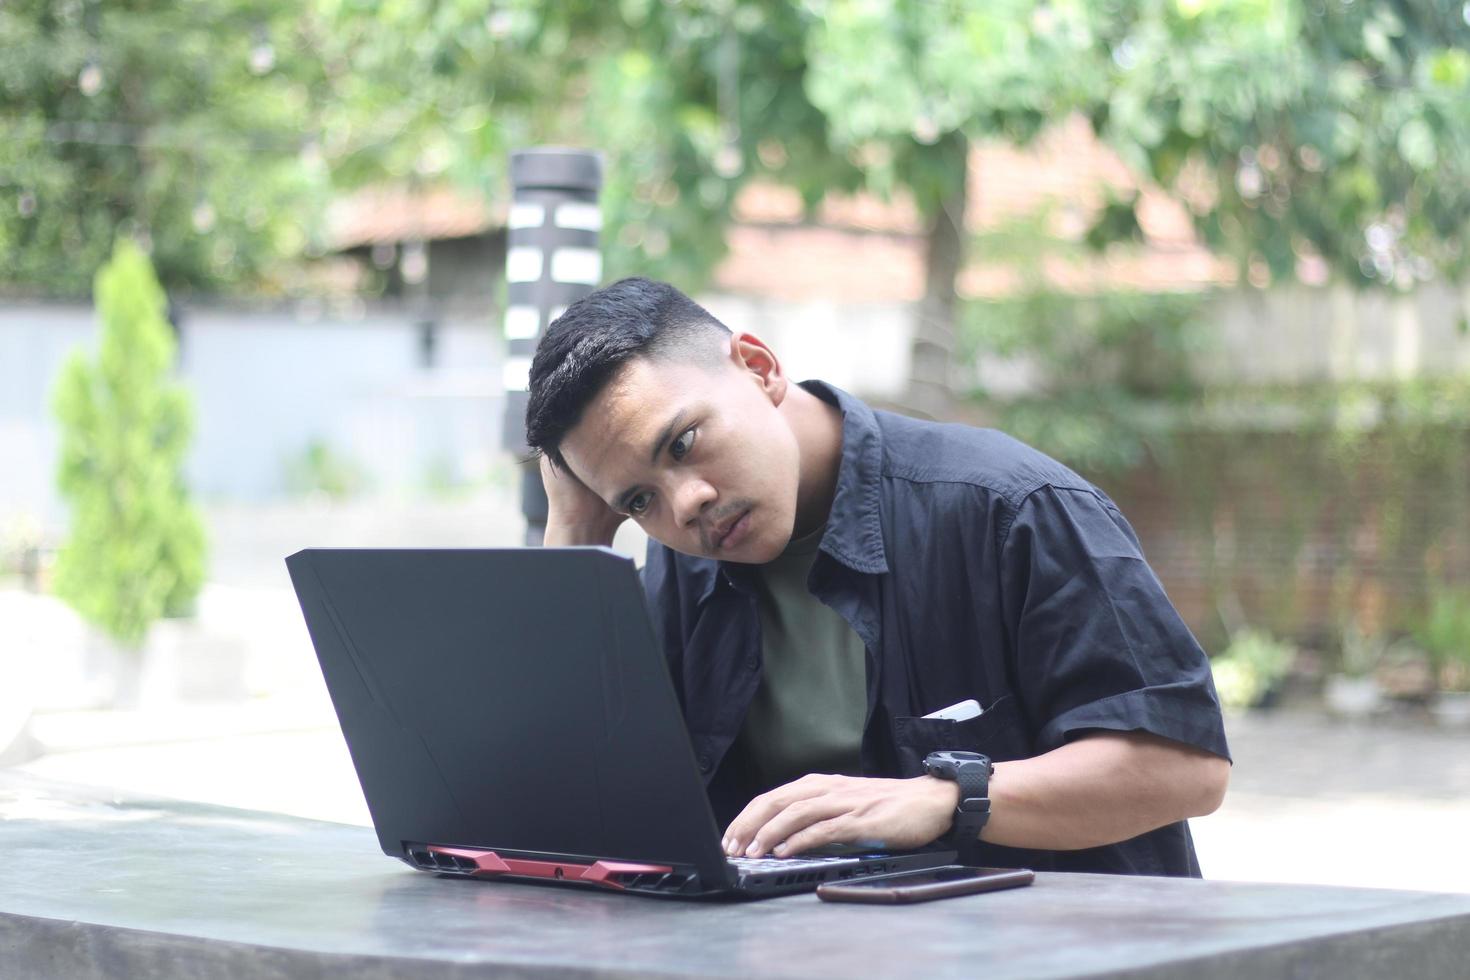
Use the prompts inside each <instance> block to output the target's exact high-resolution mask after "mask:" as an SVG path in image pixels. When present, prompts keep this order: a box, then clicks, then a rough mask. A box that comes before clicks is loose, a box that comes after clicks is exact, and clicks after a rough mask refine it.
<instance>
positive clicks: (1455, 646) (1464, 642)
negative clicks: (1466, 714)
mask: <svg viewBox="0 0 1470 980" xmlns="http://www.w3.org/2000/svg"><path fill="white" fill-rule="evenodd" d="M1415 639H1416V640H1418V641H1419V644H1420V645H1421V646H1422V647H1424V650H1425V652H1426V653H1428V654H1429V660H1430V663H1431V665H1432V666H1433V670H1434V675H1435V681H1436V683H1437V684H1438V685H1439V687H1440V688H1441V689H1443V690H1449V691H1470V593H1466V592H1455V591H1452V590H1450V589H1447V588H1444V587H1438V588H1435V589H1434V591H1433V593H1432V594H1431V596H1430V600H1429V612H1428V613H1427V614H1426V615H1425V617H1424V620H1423V622H1421V623H1420V624H1419V628H1418V629H1417V630H1415Z"/></svg>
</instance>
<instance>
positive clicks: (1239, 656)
mask: <svg viewBox="0 0 1470 980" xmlns="http://www.w3.org/2000/svg"><path fill="white" fill-rule="evenodd" d="M1296 653H1297V651H1296V647H1295V646H1293V645H1292V644H1290V643H1287V642H1285V641H1283V640H1278V639H1277V638H1275V637H1273V636H1272V635H1271V634H1270V633H1267V632H1265V631H1263V630H1256V629H1242V630H1239V631H1237V632H1236V633H1235V634H1234V635H1232V636H1231V638H1230V646H1229V647H1227V648H1226V649H1225V652H1224V653H1221V654H1220V655H1219V656H1217V657H1215V658H1213V659H1212V660H1211V661H1210V669H1211V670H1212V671H1213V673H1214V675H1215V691H1216V693H1217V694H1219V696H1220V704H1221V705H1223V706H1224V707H1226V708H1232V709H1236V710H1240V709H1244V708H1250V707H1253V706H1255V705H1257V704H1259V703H1260V701H1261V699H1262V698H1263V697H1265V696H1266V694H1267V692H1269V691H1271V690H1273V689H1275V688H1276V687H1278V686H1279V685H1280V684H1281V682H1282V681H1283V680H1285V679H1286V675H1287V674H1289V673H1290V672H1291V666H1292V664H1293V663H1294V662H1295V660H1296Z"/></svg>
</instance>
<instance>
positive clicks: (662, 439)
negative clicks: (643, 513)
mask: <svg viewBox="0 0 1470 980" xmlns="http://www.w3.org/2000/svg"><path fill="white" fill-rule="evenodd" d="M688 415H689V410H688V409H685V408H681V409H679V411H677V412H675V413H674V417H673V418H671V419H669V424H668V425H666V426H664V427H663V431H661V432H660V433H659V434H658V439H657V440H655V442H654V444H653V451H652V452H651V453H649V454H648V462H649V464H650V465H657V463H658V454H659V453H661V452H663V451H664V447H665V446H667V445H668V444H669V440H670V439H672V438H673V437H674V433H675V432H677V431H678V429H679V426H681V425H683V424H684V419H685V418H686V417H687V416H688ZM637 492H638V488H637V487H629V488H628V489H626V490H624V491H623V492H622V493H620V494H618V499H617V500H616V501H615V502H614V503H613V506H614V507H615V508H616V509H617V510H619V511H621V512H622V513H625V514H626V513H628V501H629V500H631V499H632V498H633V495H634V494H636V493H637Z"/></svg>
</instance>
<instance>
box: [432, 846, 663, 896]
mask: <svg viewBox="0 0 1470 980" xmlns="http://www.w3.org/2000/svg"><path fill="white" fill-rule="evenodd" d="M426 850H428V852H429V853H430V854H442V855H444V856H445V857H451V858H461V859H463V860H466V861H470V862H472V863H473V864H474V866H475V867H474V870H473V871H471V872H470V874H471V876H473V877H475V878H493V877H497V876H499V875H520V876H523V877H527V878H551V879H553V880H555V881H580V882H585V883H587V884H591V885H601V886H602V887H604V888H613V889H616V890H618V891H622V890H623V889H624V887H625V886H624V885H623V883H622V882H621V881H619V880H618V878H619V877H620V876H622V875H640V874H669V873H670V872H672V871H673V870H674V869H673V867H672V866H670V865H667V864H643V863H640V862H636V861H594V862H592V863H591V864H581V863H579V862H576V861H533V860H530V859H528V858H510V857H501V856H500V855H499V854H496V853H495V852H494V851H489V850H481V849H480V848H475V847H441V846H439V845H436V844H430V845H429V846H428V847H427V848H426Z"/></svg>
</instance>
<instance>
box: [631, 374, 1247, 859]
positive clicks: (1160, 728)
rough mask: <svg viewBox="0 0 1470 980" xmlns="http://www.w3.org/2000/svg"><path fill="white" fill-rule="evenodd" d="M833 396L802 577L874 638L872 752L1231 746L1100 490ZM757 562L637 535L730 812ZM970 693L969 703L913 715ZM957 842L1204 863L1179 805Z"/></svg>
mask: <svg viewBox="0 0 1470 980" xmlns="http://www.w3.org/2000/svg"><path fill="white" fill-rule="evenodd" d="M804 387H806V388H807V389H808V390H809V391H811V392H812V393H813V394H815V395H817V396H818V397H820V398H822V399H824V400H826V401H828V402H830V403H832V404H834V405H836V406H837V407H838V408H839V409H840V410H841V411H842V414H843V445H842V459H841V463H840V469H839V472H838V479H837V490H836V496H835V498H834V500H833V504H832V511H831V514H830V515H829V518H828V522H827V530H826V533H825V534H824V536H823V538H822V543H821V550H820V552H819V554H818V556H817V559H816V562H815V563H814V565H813V567H812V572H811V576H810V578H809V580H808V585H809V587H810V588H811V590H812V593H813V595H815V596H816V597H817V598H818V599H819V600H820V601H822V602H824V603H825V604H827V605H828V606H830V607H832V608H833V609H835V610H837V612H839V613H840V614H841V615H842V616H843V617H844V618H845V619H846V620H847V621H848V623H849V624H850V625H851V626H852V628H853V629H854V630H855V631H856V632H857V634H858V635H859V636H860V637H861V638H862V640H863V642H864V644H865V645H866V647H867V657H868V670H867V679H868V683H867V687H868V691H867V693H868V714H867V721H866V724H865V726H864V731H863V744H862V761H863V771H864V773H865V774H867V775H872V776H914V775H918V774H919V773H920V772H921V771H922V769H921V764H922V761H923V758H924V756H925V755H927V754H928V753H929V752H931V751H934V750H936V749H971V750H974V751H978V752H983V753H985V754H986V755H988V756H990V757H991V758H992V759H994V760H996V761H1008V760H1013V759H1024V758H1030V757H1032V756H1036V755H1040V754H1042V753H1044V752H1048V751H1050V750H1052V749H1054V748H1056V747H1058V746H1060V745H1062V744H1064V743H1066V742H1068V741H1070V740H1072V739H1074V738H1077V737H1079V736H1081V735H1085V734H1087V733H1089V732H1097V731H1146V732H1151V733H1153V734H1155V735H1159V736H1162V737H1164V738H1168V739H1173V740H1175V741H1178V742H1183V743H1186V744H1189V745H1193V746H1197V747H1199V748H1201V749H1205V750H1206V751H1209V752H1212V753H1214V754H1216V755H1219V756H1222V757H1225V758H1229V750H1228V748H1227V746H1226V743H1225V732H1224V727H1223V724H1222V722H1221V717H1220V707H1219V702H1218V700H1217V698H1216V695H1215V690H1214V685H1213V683H1212V681H1211V678H1210V670H1209V665H1208V662H1207V660H1206V658H1205V654H1204V651H1203V650H1201V649H1200V646H1199V644H1198V643H1197V642H1196V640H1195V638H1194V637H1193V636H1192V635H1191V634H1190V631H1189V629H1188V628H1187V627H1186V626H1185V625H1184V623H1183V621H1182V620H1181V619H1180V618H1179V615H1178V613H1177V612H1176V611H1175V610H1174V607H1173V605H1172V604H1171V603H1170V602H1169V599H1168V597H1167V596H1166V595H1165V594H1164V590H1163V587H1162V586H1161V585H1160V584H1159V581H1158V579H1157V577H1155V575H1154V573H1153V571H1152V570H1151V569H1150V568H1149V567H1148V564H1147V563H1146V562H1145V561H1144V558H1143V553H1142V549H1141V548H1140V546H1139V543H1138V539H1137V537H1136V536H1135V535H1134V533H1133V530H1132V528H1131V527H1129V525H1128V522H1127V521H1126V520H1124V518H1123V515H1122V514H1121V513H1119V511H1118V509H1117V507H1115V506H1114V505H1113V502H1112V501H1111V500H1109V499H1108V498H1107V496H1106V495H1105V494H1104V493H1103V492H1102V491H1101V490H1099V489H1098V488H1096V487H1095V486H1093V485H1092V484H1090V483H1088V482H1087V481H1086V480H1084V479H1082V478H1081V477H1079V476H1078V475H1077V474H1075V473H1073V472H1072V471H1071V470H1069V469H1067V468H1066V467H1065V466H1063V465H1061V464H1060V463H1058V462H1056V461H1055V460H1052V459H1050V458H1048V457H1047V456H1045V455H1043V454H1041V453H1039V452H1037V451H1035V450H1033V449H1030V448H1028V447H1027V446H1025V445H1022V444H1021V443H1019V442H1017V441H1016V440H1014V439H1011V438H1010V437H1008V436H1005V435H1003V434H1001V433H999V432H995V431H991V430H985V429H976V428H972V427H969V426H962V425H945V424H938V423H931V422H922V421H918V420H914V419H910V418H907V417H904V416H901V415H895V414H892V413H888V412H881V411H874V410H872V409H871V408H869V407H868V406H867V405H865V404H864V403H863V402H861V401H859V400H857V399H855V398H853V397H852V396H850V395H848V394H846V393H844V392H842V391H839V390H838V389H836V388H833V387H831V386H830V385H826V384H823V383H821V382H806V383H805V384H804ZM752 575H753V571H752V568H751V567H750V566H743V565H739V564H734V563H726V562H717V561H714V560H712V559H704V558H694V557H690V556H688V555H682V554H679V553H677V552H675V551H673V550H671V549H669V548H666V547H664V546H663V545H661V544H659V543H658V542H656V541H650V542H649V550H648V562H647V566H646V569H645V574H644V584H645V588H646V590H647V593H648V598H649V602H650V605H651V608H652V611H653V614H654V619H655V622H656V623H657V624H658V628H659V632H660V636H661V641H662V643H663V646H664V651H665V654H666V656H667V658H668V661H669V665H670V669H671V671H672V673H673V677H674V681H675V688H676V689H677V690H678V692H679V696H680V701H681V704H682V706H683V709H684V716H685V721H686V724H687V726H688V728H689V732H690V737H691V739H692V741H693V744H694V750H695V755H696V758H697V760H698V762H699V766H700V768H701V770H702V771H703V772H704V774H705V778H706V781H707V787H708V790H709V793H710V798H711V802H712V803H713V804H714V806H715V810H716V814H717V816H718V817H719V819H720V820H721V822H722V824H723V823H726V822H728V821H729V820H731V819H733V818H734V817H735V815H736V814H738V813H739V811H740V809H741V808H742V807H743V806H744V805H745V803H746V802H748V801H749V800H750V799H751V797H753V796H755V795H756V794H758V793H760V792H762V791H764V790H765V789H768V788H769V787H765V786H760V785H758V784H757V783H755V782H754V781H753V780H752V779H751V778H750V775H749V773H748V772H746V771H745V770H744V767H743V766H742V765H741V764H740V760H739V758H738V754H732V753H730V747H731V744H732V743H733V742H734V741H735V737H736V735H737V734H738V733H739V731H740V728H741V724H742V722H743V720H744V717H745V711H746V708H747V707H748V706H749V704H750V701H751V698H752V697H753V696H754V694H755V692H756V689H757V688H758V687H759V685H760V671H761V637H760V619H759V613H758V608H757V605H756V602H757V600H756V593H755V588H754V582H753V579H752ZM967 698H974V699H975V700H977V701H978V702H979V703H980V704H981V705H982V706H983V707H984V708H985V711H984V713H983V714H982V715H981V716H980V717H979V718H975V719H971V720H969V721H964V722H953V721H943V720H933V719H926V718H924V717H923V716H924V715H926V714H928V713H930V712H932V711H936V710H938V709H940V708H944V707H947V706H949V705H952V704H955V703H957V702H959V701H963V700H965V699H967ZM966 856H967V858H968V859H971V860H975V861H978V862H980V863H987V864H995V865H998V866H1026V867H1032V868H1036V869H1041V870H1057V871H1097V872H1119V873H1132V874H1163V875H1196V876H1197V875H1198V874H1199V865H1198V862H1197V861H1196V860H1195V855H1194V847H1193V844H1192V842H1191V840H1190V837H1189V829H1188V827H1187V825H1186V824H1184V823H1177V824H1173V825H1170V826H1167V827H1163V828H1160V829H1158V830H1155V831H1152V832H1150V833H1147V834H1143V835H1141V836H1139V837H1136V838H1134V839H1132V840H1128V841H1124V842H1122V843H1119V844H1113V845H1108V846H1105V847H1097V848H1090V849H1088V850H1082V851H1054V852H1053V851H1028V850H1019V849H1013V848H1004V847H999V846H996V845H993V844H988V843H983V842H982V843H981V844H980V845H979V846H978V847H977V848H976V849H975V850H974V852H973V853H970V854H967V855H966Z"/></svg>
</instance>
